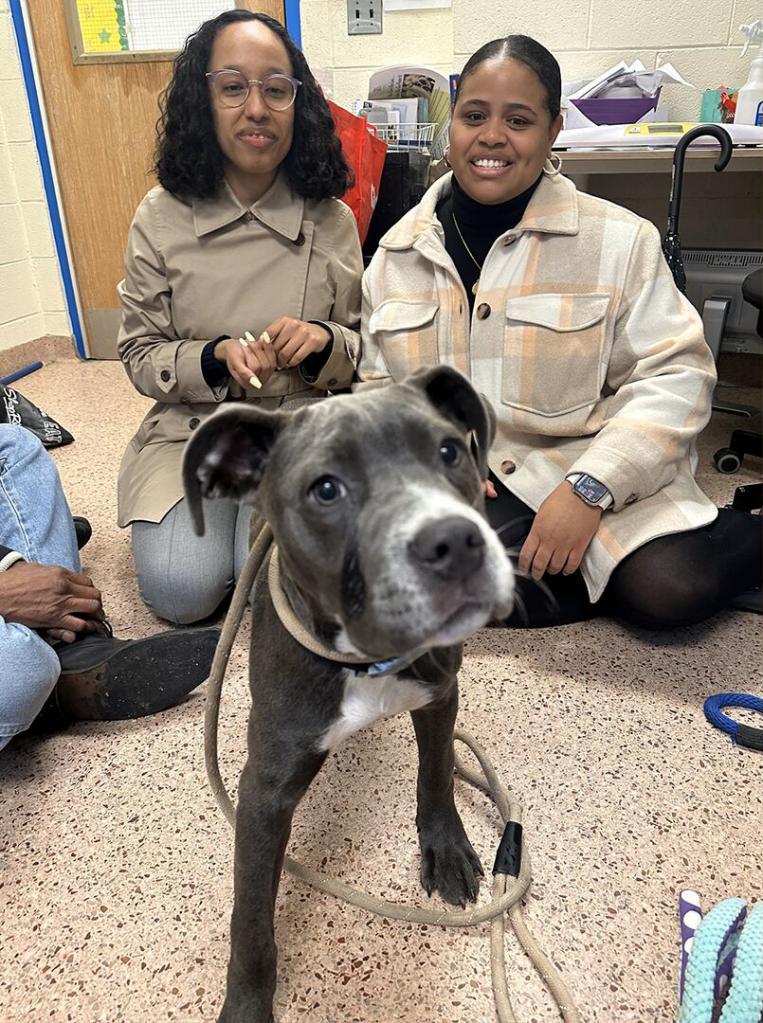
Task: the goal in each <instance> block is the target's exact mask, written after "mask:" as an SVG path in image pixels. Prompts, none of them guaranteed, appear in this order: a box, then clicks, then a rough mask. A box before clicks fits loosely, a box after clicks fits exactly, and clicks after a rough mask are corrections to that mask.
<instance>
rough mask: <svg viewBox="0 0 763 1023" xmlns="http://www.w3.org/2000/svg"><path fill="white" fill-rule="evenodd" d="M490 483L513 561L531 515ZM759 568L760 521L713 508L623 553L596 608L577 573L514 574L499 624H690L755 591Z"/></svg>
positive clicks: (495, 521) (495, 522)
mask: <svg viewBox="0 0 763 1023" xmlns="http://www.w3.org/2000/svg"><path fill="white" fill-rule="evenodd" d="M490 479H491V481H492V482H493V485H494V486H495V489H496V492H497V494H498V497H496V498H488V499H487V501H486V506H487V517H488V520H489V522H490V525H491V526H492V527H493V529H495V530H496V532H497V533H498V535H499V536H500V538H501V540H502V541H503V545H504V547H506V549H507V550H508V551H510V552H512V553H513V554H515V555H517V556H518V555H519V551H520V548H521V547H522V544H523V543H524V541H525V539H526V537H527V535H528V534H529V532H530V529H531V527H532V523H533V519H534V518H535V513H534V512H533V510H532V508H529V507H528V506H527V505H526V504H525V503H524V502H523V501H520V500H519V498H518V497H515V496H514V494H512V493H511V492H510V491H509V490H507V489H506V487H505V486H503V484H501V483H499V482H498V480H497V479H496V478H495V477H494V476H493V474H492V473H491V475H490ZM762 565H763V530H761V518H760V516H758V515H750V514H749V513H748V512H742V511H736V510H734V509H731V508H721V509H720V511H719V512H718V517H717V518H716V519H715V521H714V522H711V523H710V525H708V526H700V528H699V529H692V530H688V531H686V532H683V533H671V534H670V535H669V536H661V537H658V538H657V539H656V540H651V541H650V542H649V543H646V544H644V546H643V547H639V548H638V550H635V551H634V552H633V553H632V554H629V555H628V557H627V558H624V559H623V561H621V562H620V564H619V565H618V566H617V568H616V569H615V570H614V572H613V573H612V575H611V577H610V580H609V583H608V585H607V588H606V589H605V591H604V593H603V595H602V597H601V599H600V600H599V601H598V602H597V603H596V604H592V603H591V601H590V600H589V598H588V590H587V588H586V585H585V582H584V580H583V576H582V575H581V573H580V572H579V571H578V572H574V573H573V574H572V575H561V574H558V575H550V574H548V573H547V574H546V575H544V577H543V579H542V581H541V582H540V583H536V582H535V581H534V580H533V579H531V578H526V577H523V576H519V575H518V576H517V580H516V583H517V591H516V596H517V599H516V606H515V608H514V611H513V613H512V615H511V617H510V618H508V619H507V620H506V622H505V624H506V625H508V626H513V627H516V628H540V627H542V626H548V625H565V624H568V623H570V622H580V621H585V620H586V619H588V618H593V617H595V616H597V615H602V614H606V615H611V616H612V617H613V618H621V619H623V620H625V621H627V622H630V623H631V624H633V625H638V626H641V627H643V628H648V629H672V628H675V627H677V626H679V625H692V624H694V623H695V622H701V621H704V620H705V619H706V618H709V617H710V616H711V615H714V614H715V613H716V612H717V611H720V610H721V609H722V608H724V607H727V606H728V604H729V602H730V601H731V600H733V598H734V597H736V596H738V595H739V594H740V593H744V592H745V591H747V590H751V589H753V588H754V587H756V586H760V584H761V566H762Z"/></svg>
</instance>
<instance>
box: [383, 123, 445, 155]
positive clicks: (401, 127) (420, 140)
mask: <svg viewBox="0 0 763 1023" xmlns="http://www.w3.org/2000/svg"><path fill="white" fill-rule="evenodd" d="M436 127H437V125H436V124H435V123H434V121H431V122H430V121H420V122H418V123H416V124H369V126H368V130H369V131H373V132H375V133H376V134H377V135H378V136H379V138H380V139H381V140H382V142H386V143H387V147H388V148H389V149H391V150H393V151H401V150H410V149H415V150H418V151H424V150H426V151H429V150H430V149H431V148H432V143H433V141H434V133H435V128H436Z"/></svg>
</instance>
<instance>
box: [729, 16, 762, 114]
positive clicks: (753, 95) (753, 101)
mask: <svg viewBox="0 0 763 1023" xmlns="http://www.w3.org/2000/svg"><path fill="white" fill-rule="evenodd" d="M739 31H740V32H741V33H742V35H744V36H746V37H747V42H746V43H745V46H744V50H742V56H743V57H744V55H745V53H747V50H748V48H749V47H750V45H752V46H758V45H760V51H759V53H758V55H757V57H756V58H755V60H753V62H752V65H751V67H750V77H749V78H748V79H747V83H746V84H745V85H743V86H742V88H741V89H740V90H739V93H738V95H737V108H736V113H735V114H734V124H757V125H762V126H763V21H751V22H750V24H749V25H740V26H739Z"/></svg>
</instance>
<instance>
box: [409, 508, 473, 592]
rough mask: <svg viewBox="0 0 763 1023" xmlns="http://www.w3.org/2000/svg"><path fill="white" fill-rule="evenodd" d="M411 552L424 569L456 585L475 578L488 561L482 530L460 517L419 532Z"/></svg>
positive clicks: (410, 544) (446, 520) (434, 523)
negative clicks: (470, 576) (463, 580)
mask: <svg viewBox="0 0 763 1023" xmlns="http://www.w3.org/2000/svg"><path fill="white" fill-rule="evenodd" d="M408 549H409V551H410V554H411V557H412V558H413V559H414V561H416V562H418V564H419V565H421V566H422V568H425V569H427V570H428V571H430V572H433V573H434V574H435V575H438V576H440V578H441V579H448V580H452V581H454V582H455V581H456V580H457V579H465V578H466V577H467V576H469V575H471V574H472V572H475V571H476V570H477V569H478V568H480V567H481V566H482V563H483V561H484V560H485V538H484V537H483V535H482V530H481V529H480V527H479V526H478V525H477V523H476V522H472V521H471V519H465V518H463V517H462V516H460V515H449V516H448V517H447V518H445V519H439V520H438V521H436V522H430V523H429V525H426V526H424V527H423V528H422V529H420V530H419V531H418V533H417V534H416V536H415V537H414V538H413V539H412V540H411V542H410V543H409V545H408Z"/></svg>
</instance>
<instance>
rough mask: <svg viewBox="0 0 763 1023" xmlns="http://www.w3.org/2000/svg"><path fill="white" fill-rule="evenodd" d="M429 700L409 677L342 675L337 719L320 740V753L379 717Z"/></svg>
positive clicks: (415, 707)
mask: <svg viewBox="0 0 763 1023" xmlns="http://www.w3.org/2000/svg"><path fill="white" fill-rule="evenodd" d="M431 699H432V692H431V690H430V689H429V688H427V686H424V685H422V684H421V683H420V682H419V681H417V680H416V679H414V678H411V676H410V675H383V676H382V677H381V678H370V677H369V676H368V675H358V674H356V673H355V672H354V671H346V672H345V682H344V695H343V697H342V704H341V706H340V708H339V717H338V718H337V719H336V721H335V722H334V723H333V725H331V727H330V728H329V729H328V730H327V731H326V732H325V734H324V736H323V738H322V739H321V741H320V744H319V748H320V749H321V750H330V749H333V748H334V747H335V746H338V745H339V744H340V743H342V742H344V740H345V739H346V738H347V737H348V736H350V735H352V733H353V732H357V731H358V730H359V729H361V728H367V727H368V725H372V724H373V723H374V721H378V720H379V718H388V717H392V715H393V714H402V713H404V712H405V711H411V710H418V709H419V708H420V707H425V706H426V705H427V704H428V703H429V702H430V701H431Z"/></svg>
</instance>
